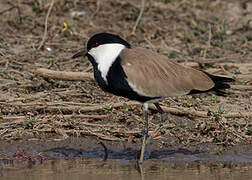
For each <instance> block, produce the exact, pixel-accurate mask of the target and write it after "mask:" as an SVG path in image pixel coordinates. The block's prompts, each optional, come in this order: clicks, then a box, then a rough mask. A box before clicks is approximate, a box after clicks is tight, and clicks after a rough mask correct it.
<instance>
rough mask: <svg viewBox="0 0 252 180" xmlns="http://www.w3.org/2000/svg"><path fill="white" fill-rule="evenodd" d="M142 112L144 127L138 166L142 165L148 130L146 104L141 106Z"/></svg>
mask: <svg viewBox="0 0 252 180" xmlns="http://www.w3.org/2000/svg"><path fill="white" fill-rule="evenodd" d="M143 110H144V119H145V127H144V137H143V143H142V148H141V154H140V159H139V164H142V163H143V159H144V152H145V146H146V144H147V138H148V129H149V122H148V103H144V104H143Z"/></svg>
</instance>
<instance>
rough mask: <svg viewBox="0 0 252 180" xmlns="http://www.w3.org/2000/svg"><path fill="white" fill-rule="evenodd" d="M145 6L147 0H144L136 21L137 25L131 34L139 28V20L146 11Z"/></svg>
mask: <svg viewBox="0 0 252 180" xmlns="http://www.w3.org/2000/svg"><path fill="white" fill-rule="evenodd" d="M144 6H145V0H142V5H141V10H140V13H139V15H138V17H137V20H136V23H135V25H134V27H133V30H132V32H131V34H135V32H136V28H137V26H138V24H139V22H140V20H141V18H142V15H143V12H144Z"/></svg>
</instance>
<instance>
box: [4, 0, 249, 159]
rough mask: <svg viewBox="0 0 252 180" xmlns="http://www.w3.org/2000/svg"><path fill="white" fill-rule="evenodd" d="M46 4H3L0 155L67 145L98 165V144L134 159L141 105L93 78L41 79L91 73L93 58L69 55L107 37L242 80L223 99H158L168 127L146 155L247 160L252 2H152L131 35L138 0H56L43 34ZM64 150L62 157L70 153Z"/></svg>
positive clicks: (157, 119) (154, 121)
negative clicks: (98, 35)
mask: <svg viewBox="0 0 252 180" xmlns="http://www.w3.org/2000/svg"><path fill="white" fill-rule="evenodd" d="M50 6H51V1H49V0H48V1H30V0H24V1H22V2H21V1H20V2H18V5H15V4H12V3H10V2H9V1H7V0H2V1H1V2H0V25H1V32H0V36H1V38H0V155H1V156H3V157H5V156H6V157H13V156H14V154H15V153H17V152H19V151H22V150H23V153H24V152H27V153H28V155H34V156H36V155H37V154H38V153H40V152H43V153H45V152H44V151H47V152H51V149H55V148H56V149H57V148H67V149H70V150H71V149H73V152H74V154H75V153H77V154H78V153H79V154H82V153H83V152H86V151H91V152H92V151H94V154H95V156H97V157H99V158H102V156H103V155H102V153H104V152H103V151H104V149H103V147H101V145H100V144H97V138H98V139H101V140H102V141H104V143H105V144H106V146H107V147H108V150H109V151H111V153H110V154H113V153H115V154H116V155H114V156H115V157H117V156H118V154H117V153H116V152H118V153H119V154H120V153H123V154H126V155H125V156H128V157H129V158H130V159H133V157H134V155H135V154H136V153H135V152H136V151H137V150H138V149H139V147H140V144H141V140H142V139H141V138H142V131H143V128H144V122H143V114H142V110H141V107H140V106H139V104H136V103H132V102H129V101H128V100H127V99H124V98H120V97H115V96H112V95H110V94H107V93H104V92H102V91H101V90H100V89H99V88H98V87H97V84H96V82H95V81H94V80H93V79H92V78H87V79H83V80H82V81H69V80H59V79H53V78H46V77H43V76H41V75H39V73H38V72H37V70H38V68H41V67H42V68H46V69H50V70H55V71H70V72H86V73H92V68H91V65H90V64H89V62H88V60H87V59H84V58H83V59H78V60H73V59H71V56H72V55H73V54H74V53H76V52H77V51H79V49H81V48H83V44H84V43H86V41H87V39H88V37H90V36H91V35H93V34H94V33H97V32H102V31H107V32H113V33H115V34H119V35H120V36H122V37H123V38H125V39H126V40H127V41H129V42H130V43H131V44H132V45H133V46H141V47H145V48H148V49H151V50H153V51H155V52H158V53H160V54H162V55H165V56H167V57H169V59H170V60H171V61H176V62H179V63H182V64H185V65H187V66H191V67H194V68H198V69H201V70H205V71H207V72H210V73H213V74H216V75H218V74H219V75H225V76H229V77H233V78H234V79H235V80H236V81H235V83H233V84H232V85H231V89H230V90H228V91H227V96H226V97H220V96H216V95H214V94H201V95H193V96H186V97H176V98H167V99H165V100H164V101H162V106H163V107H164V108H165V109H166V111H167V113H168V114H169V116H168V120H167V122H166V123H165V124H164V125H163V127H162V128H161V129H160V131H159V132H158V134H157V135H156V136H155V139H154V141H152V143H151V144H150V145H149V146H148V152H147V154H146V158H151V159H153V158H154V157H156V158H157V159H166V158H168V159H169V158H171V156H173V155H174V154H175V155H176V154H177V153H178V156H180V155H181V154H182V157H183V156H184V155H183V154H189V155H192V156H194V154H195V153H196V154H197V153H201V152H203V153H204V152H206V155H207V156H209V157H210V156H211V155H212V154H213V155H216V154H219V155H221V154H225V153H229V154H236V153H237V154H238V155H239V153H241V154H242V155H243V154H244V155H245V156H244V157H247V159H248V160H250V157H251V156H250V155H251V154H250V153H251V152H250V151H251V150H250V149H252V148H251V142H252V121H251V119H252V118H251V117H252V89H251V85H252V73H251V72H252V63H251V62H252V51H251V50H252V49H251V40H252V38H251V33H250V32H251V22H252V21H251V12H252V11H251V7H252V6H251V2H249V1H241V2H239V3H238V2H237V1H235V0H231V1H230V0H229V1H225V0H223V1H211V2H210V1H209V2H208V1H202V2H197V3H195V2H194V3H191V2H190V1H183V2H181V1H176V0H175V1H169V2H168V1H163V0H158V1H155V2H154V1H150V2H148V3H147V4H146V7H145V11H144V13H143V16H142V17H141V20H140V23H139V24H138V26H137V28H136V31H135V34H134V33H132V30H133V27H134V26H135V23H136V21H137V18H138V15H139V12H140V9H141V4H140V1H136V0H130V1H127V2H126V1H125V2H124V1H119V0H116V1H115V0H107V1H99V2H98V1H92V2H91V1H60V2H59V3H54V4H53V5H52V6H51V7H52V9H51V11H50V16H48V19H47V35H46V36H44V31H45V27H46V26H45V18H46V14H47V13H48V12H49V9H50ZM230 13H231V14H232V16H230ZM43 37H45V39H44V38H43ZM43 39H44V40H45V41H44V42H42V40H43ZM41 42H42V46H41V47H40V44H41ZM149 116H150V119H151V123H150V132H152V131H153V130H154V129H155V128H156V127H157V126H158V124H159V122H160V115H159V114H157V111H156V110H155V109H152V110H151V111H150V113H149ZM80 149H82V150H83V151H82V150H80ZM127 149H129V151H127ZM58 150H59V154H60V156H61V154H63V157H64V156H65V155H64V154H66V156H68V154H71V151H70V152H68V150H66V149H58ZM61 151H65V153H62V152H61ZM156 152H157V153H156ZM159 152H161V155H160V154H159ZM52 153H54V152H52ZM87 153H88V152H87ZM84 154H85V153H84ZM91 154H92V153H91ZM97 154H98V155H97ZM162 155H164V157H163V156H162ZM20 156H22V152H21V155H20ZM54 156H56V155H54ZM121 156H122V157H124V155H121ZM121 156H119V157H121ZM110 157H111V158H112V157H113V155H111V156H110ZM197 158H198V157H197ZM197 158H196V159H197ZM211 158H212V157H210V159H211ZM245 159H246V158H245Z"/></svg>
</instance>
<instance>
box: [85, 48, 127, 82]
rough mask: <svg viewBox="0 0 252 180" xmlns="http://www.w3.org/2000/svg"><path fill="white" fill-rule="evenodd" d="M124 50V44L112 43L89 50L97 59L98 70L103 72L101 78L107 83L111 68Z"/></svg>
mask: <svg viewBox="0 0 252 180" xmlns="http://www.w3.org/2000/svg"><path fill="white" fill-rule="evenodd" d="M124 48H125V46H124V45H122V44H119V43H111V44H102V45H100V46H98V47H95V48H92V49H91V50H89V52H88V53H89V54H90V55H91V56H92V57H93V58H94V59H95V61H96V63H97V64H98V69H99V71H100V72H101V76H102V78H103V79H104V81H105V82H106V83H107V74H108V71H109V68H110V67H111V66H112V64H113V62H114V61H115V60H116V58H117V57H118V56H119V54H120V52H121V51H122V50H123V49H124Z"/></svg>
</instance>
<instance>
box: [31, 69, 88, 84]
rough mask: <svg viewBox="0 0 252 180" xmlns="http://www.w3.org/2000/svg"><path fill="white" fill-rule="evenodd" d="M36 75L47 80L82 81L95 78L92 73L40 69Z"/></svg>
mask: <svg viewBox="0 0 252 180" xmlns="http://www.w3.org/2000/svg"><path fill="white" fill-rule="evenodd" d="M35 73H37V74H38V75H40V76H43V77H46V78H52V79H61V80H69V81H82V80H85V79H89V78H93V75H92V73H86V72H67V71H53V70H49V69H45V68H38V69H37V70H36V71H35Z"/></svg>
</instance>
